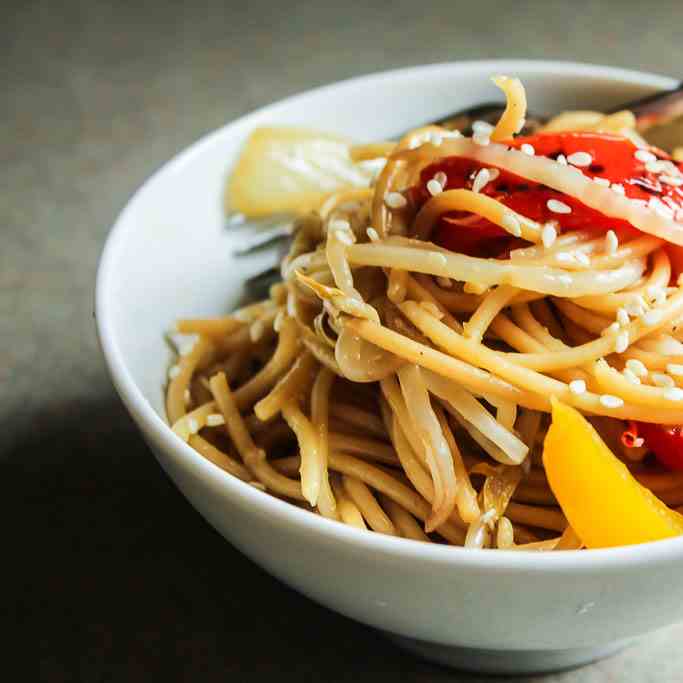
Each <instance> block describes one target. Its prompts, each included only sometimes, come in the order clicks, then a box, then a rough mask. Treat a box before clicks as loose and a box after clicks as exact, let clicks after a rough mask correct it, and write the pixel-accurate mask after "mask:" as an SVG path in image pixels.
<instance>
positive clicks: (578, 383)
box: [569, 379, 586, 396]
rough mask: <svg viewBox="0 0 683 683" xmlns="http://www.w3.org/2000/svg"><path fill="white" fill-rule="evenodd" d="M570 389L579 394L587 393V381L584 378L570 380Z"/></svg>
mask: <svg viewBox="0 0 683 683" xmlns="http://www.w3.org/2000/svg"><path fill="white" fill-rule="evenodd" d="M569 391H571V392H572V394H575V395H576V396H578V395H579V394H585V393H586V382H584V380H582V379H573V380H572V381H571V382H569Z"/></svg>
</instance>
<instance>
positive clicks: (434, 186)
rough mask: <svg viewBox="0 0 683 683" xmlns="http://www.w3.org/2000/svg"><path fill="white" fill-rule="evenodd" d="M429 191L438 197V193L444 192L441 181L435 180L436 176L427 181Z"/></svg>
mask: <svg viewBox="0 0 683 683" xmlns="http://www.w3.org/2000/svg"><path fill="white" fill-rule="evenodd" d="M472 189H474V188H472ZM427 192H429V194H430V195H432V197H436V195H437V194H441V193H442V192H443V187H442V185H441V183H439V182H437V181H436V180H434V178H432V179H431V180H430V181H429V182H428V183H427Z"/></svg>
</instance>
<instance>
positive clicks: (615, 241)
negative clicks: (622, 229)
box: [605, 230, 619, 254]
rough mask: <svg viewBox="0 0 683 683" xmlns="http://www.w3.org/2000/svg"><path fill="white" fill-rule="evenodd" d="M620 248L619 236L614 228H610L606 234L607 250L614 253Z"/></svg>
mask: <svg viewBox="0 0 683 683" xmlns="http://www.w3.org/2000/svg"><path fill="white" fill-rule="evenodd" d="M618 248H619V238H618V237H617V233H616V232H614V230H608V231H607V234H606V235H605V252H606V253H608V254H614V253H615V252H616V251H617V249H618Z"/></svg>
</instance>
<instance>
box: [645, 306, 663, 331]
mask: <svg viewBox="0 0 683 683" xmlns="http://www.w3.org/2000/svg"><path fill="white" fill-rule="evenodd" d="M663 317H664V314H663V313H662V312H661V311H658V310H656V309H655V310H653V311H646V312H645V313H643V315H641V316H640V319H641V320H642V321H643V323H645V325H647V326H648V327H649V326H651V325H656V324H657V323H658V322H660V321H661V319H662V318H663Z"/></svg>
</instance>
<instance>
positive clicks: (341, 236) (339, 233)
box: [332, 230, 353, 246]
mask: <svg viewBox="0 0 683 683" xmlns="http://www.w3.org/2000/svg"><path fill="white" fill-rule="evenodd" d="M332 233H333V234H334V236H335V238H336V239H337V240H339V241H340V242H341V243H342V244H346V245H347V246H351V245H352V244H353V236H352V234H351V233H349V232H347V231H345V230H333V231H332Z"/></svg>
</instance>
